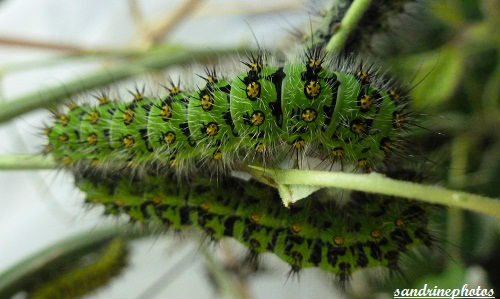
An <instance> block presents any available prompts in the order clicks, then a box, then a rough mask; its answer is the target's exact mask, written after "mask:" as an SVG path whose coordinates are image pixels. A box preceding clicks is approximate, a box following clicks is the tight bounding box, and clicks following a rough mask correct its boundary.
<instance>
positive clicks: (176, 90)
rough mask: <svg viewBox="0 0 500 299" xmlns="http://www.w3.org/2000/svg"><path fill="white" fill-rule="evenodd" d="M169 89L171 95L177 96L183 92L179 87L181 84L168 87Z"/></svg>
mask: <svg viewBox="0 0 500 299" xmlns="http://www.w3.org/2000/svg"><path fill="white" fill-rule="evenodd" d="M167 90H168V92H169V93H170V95H171V96H176V95H178V94H179V93H181V89H180V88H179V86H172V88H167Z"/></svg>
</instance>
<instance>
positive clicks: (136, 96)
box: [134, 92, 144, 102]
mask: <svg viewBox="0 0 500 299" xmlns="http://www.w3.org/2000/svg"><path fill="white" fill-rule="evenodd" d="M142 99H144V96H143V95H142V93H140V92H136V93H134V101H136V102H139V101H142Z"/></svg>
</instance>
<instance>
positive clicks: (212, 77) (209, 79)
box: [207, 75, 219, 83]
mask: <svg viewBox="0 0 500 299" xmlns="http://www.w3.org/2000/svg"><path fill="white" fill-rule="evenodd" d="M217 81H219V80H218V79H217V77H216V76H215V75H208V76H207V82H208V83H217Z"/></svg>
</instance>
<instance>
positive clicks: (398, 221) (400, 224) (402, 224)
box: [395, 218, 405, 227]
mask: <svg viewBox="0 0 500 299" xmlns="http://www.w3.org/2000/svg"><path fill="white" fill-rule="evenodd" d="M395 224H396V226H397V227H402V226H404V225H405V222H404V220H403V219H401V218H398V219H396V221H395Z"/></svg>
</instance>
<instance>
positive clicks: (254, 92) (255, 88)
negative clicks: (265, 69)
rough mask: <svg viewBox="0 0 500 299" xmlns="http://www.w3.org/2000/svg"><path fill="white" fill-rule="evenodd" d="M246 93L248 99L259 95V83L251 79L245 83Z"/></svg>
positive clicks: (253, 98)
mask: <svg viewBox="0 0 500 299" xmlns="http://www.w3.org/2000/svg"><path fill="white" fill-rule="evenodd" d="M246 95H247V97H248V98H249V99H250V100H252V101H253V100H255V99H256V98H257V97H258V96H259V95H260V83H259V82H257V81H253V82H250V83H248V84H247V87H246Z"/></svg>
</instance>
